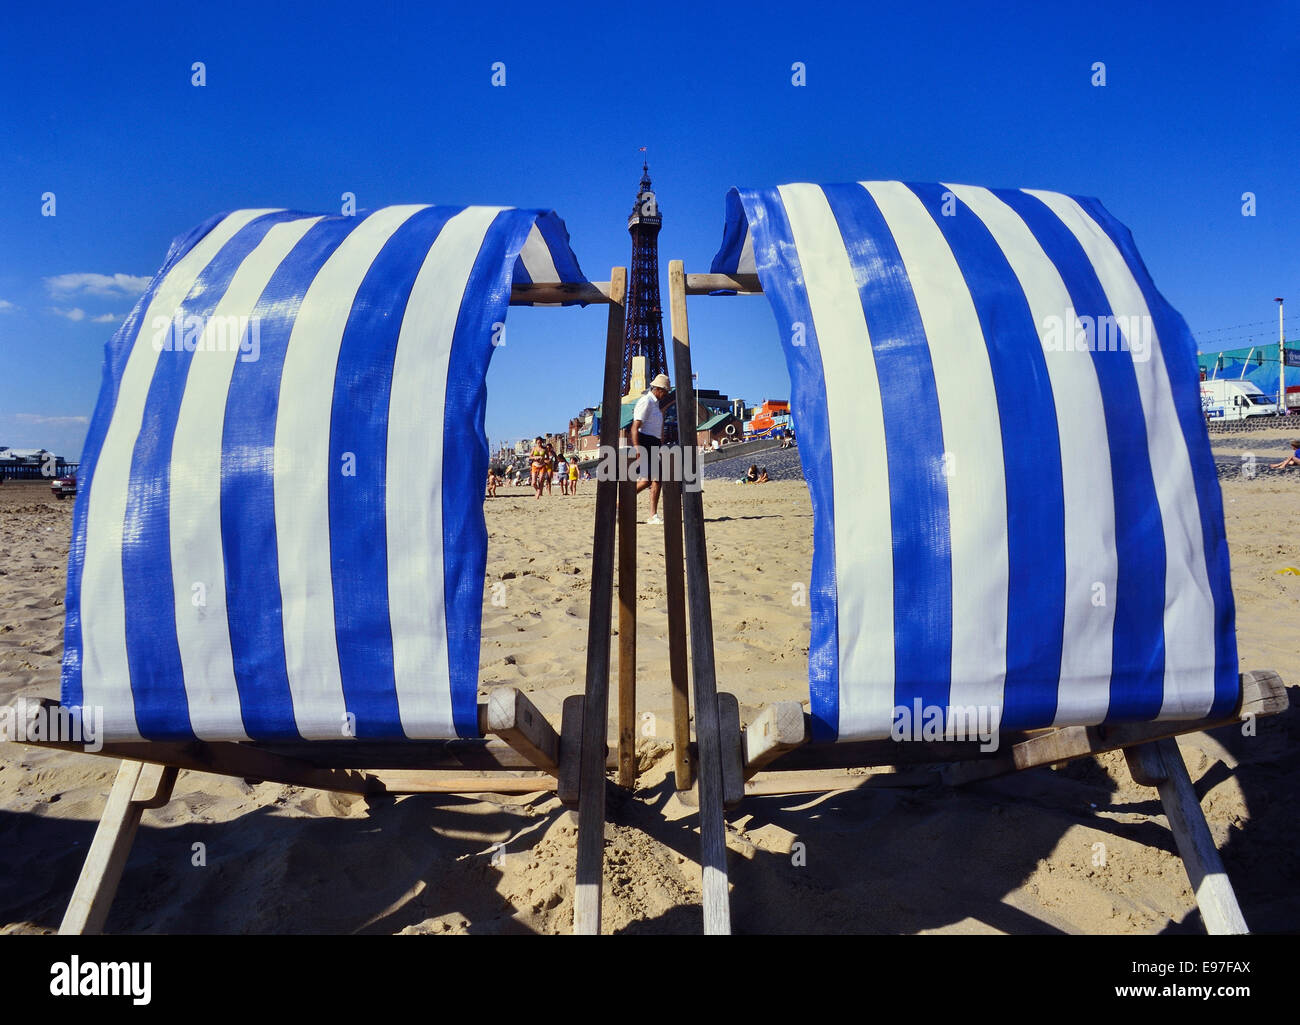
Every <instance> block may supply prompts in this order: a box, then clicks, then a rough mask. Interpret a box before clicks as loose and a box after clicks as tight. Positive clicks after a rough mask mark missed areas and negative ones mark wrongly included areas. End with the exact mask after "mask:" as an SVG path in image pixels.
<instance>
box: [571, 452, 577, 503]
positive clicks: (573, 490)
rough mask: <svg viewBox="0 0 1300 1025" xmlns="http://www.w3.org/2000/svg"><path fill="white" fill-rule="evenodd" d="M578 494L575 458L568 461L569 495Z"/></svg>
mask: <svg viewBox="0 0 1300 1025" xmlns="http://www.w3.org/2000/svg"><path fill="white" fill-rule="evenodd" d="M577 493H578V460H577V459H576V458H574V459H570V460H569V494H571V495H576V494H577Z"/></svg>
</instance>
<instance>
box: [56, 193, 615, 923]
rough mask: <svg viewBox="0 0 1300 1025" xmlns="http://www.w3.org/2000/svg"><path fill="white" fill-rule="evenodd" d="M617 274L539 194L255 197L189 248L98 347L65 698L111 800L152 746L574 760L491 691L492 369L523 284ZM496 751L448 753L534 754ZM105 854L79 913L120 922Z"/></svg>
mask: <svg viewBox="0 0 1300 1025" xmlns="http://www.w3.org/2000/svg"><path fill="white" fill-rule="evenodd" d="M617 276H618V275H617V274H616V277H617ZM620 280H621V279H620ZM608 291H609V289H608V288H606V289H604V290H603V291H602V289H601V288H600V286H599V285H597V284H595V283H591V282H587V281H586V280H585V278H584V277H583V275H582V272H581V270H580V269H579V266H578V262H577V260H576V258H575V257H574V254H573V253H572V251H571V250H570V249H569V245H568V234H567V232H566V230H565V227H564V224H563V222H562V221H561V220H560V219H559V218H558V217H557V216H556V215H555V214H554V213H552V212H548V211H542V210H521V209H513V208H504V207H473V206H471V207H453V206H421V205H412V206H391V207H385V208H382V209H377V210H374V211H370V212H365V213H361V214H358V215H356V216H319V215H310V214H304V213H299V212H295V211H287V210H240V211H237V212H235V213H230V214H225V215H222V216H218V217H215V218H213V219H211V220H209V221H207V222H205V223H204V224H202V225H200V226H199V227H198V228H196V229H195V230H193V231H192V232H190V233H189V234H187V235H184V236H182V237H180V238H178V239H177V240H176V241H175V242H174V243H173V245H172V248H171V251H170V252H169V253H168V255H167V259H166V262H165V263H164V265H163V267H162V269H161V270H160V271H159V272H158V273H157V275H155V277H154V278H153V280H152V281H151V282H150V284H149V286H148V288H147V289H146V290H145V293H144V295H143V296H142V297H141V298H140V300H139V302H138V303H137V304H136V307H135V309H134V310H133V311H132V312H131V314H130V315H129V316H128V317H127V318H126V320H125V322H124V323H123V324H122V326H121V328H120V329H119V330H118V331H117V333H116V335H115V336H114V337H113V339H112V341H110V342H109V344H108V346H107V351H106V356H105V365H104V381H103V388H102V390H101V393H100V397H99V402H98V404H97V406H96V409H95V413H94V416H93V418H92V420H91V423H90V429H89V435H88V437H87V440H86V443H85V451H84V455H83V459H82V464H81V465H82V471H81V474H80V478H81V480H80V483H81V487H80V494H79V495H78V498H77V506H76V509H75V514H74V521H73V536H72V546H71V554H70V557H69V565H68V589H67V623H66V630H65V652H64V659H63V678H62V705H63V707H64V708H65V709H70V710H73V712H74V713H77V712H79V713H81V714H82V717H83V719H84V717H85V716H86V715H90V714H92V713H93V714H95V715H97V716H99V715H102V723H103V725H102V730H101V731H100V740H102V741H103V742H106V746H105V748H104V753H106V754H113V755H114V756H116V757H123V758H127V759H130V760H131V761H130V763H129V764H132V765H133V766H134V769H133V772H134V774H135V775H134V776H132V778H131V780H130V781H128V782H126V783H123V784H122V785H121V786H120V787H115V794H117V793H118V790H122V794H120V795H118V796H119V798H120V799H119V800H118V801H117V805H118V806H120V807H119V808H118V810H119V812H120V811H121V810H122V808H125V806H126V805H127V804H128V803H130V799H131V798H132V796H133V795H134V796H135V797H136V808H135V811H134V815H135V821H137V822H138V818H139V808H140V807H143V806H144V805H143V804H142V803H141V801H140V797H141V791H140V790H139V789H138V788H137V787H138V781H137V778H136V777H138V776H139V774H140V771H141V769H140V763H142V762H150V763H157V764H162V765H167V766H170V767H171V768H170V769H169V770H168V771H169V773H170V777H169V778H168V779H167V780H166V781H165V782H159V779H161V778H162V777H158V779H155V781H154V790H155V791H169V790H170V784H171V781H172V780H174V778H175V767H176V766H181V767H188V768H201V769H207V770H209V771H216V772H228V773H231V774H235V775H241V776H253V777H256V778H261V779H272V780H277V781H281V782H305V783H307V784H308V785H318V786H322V787H333V788H336V789H341V790H363V791H364V790H367V789H374V788H375V786H376V779H375V778H373V777H365V776H360V775H359V774H358V773H353V772H348V771H346V770H347V769H365V768H385V767H386V763H385V761H384V755H383V754H382V753H380V754H377V753H376V752H382V751H383V750H384V747H383V746H382V745H387V746H388V748H389V749H392V748H393V747H395V746H397V745H399V744H400V745H402V747H403V751H404V754H403V756H402V758H401V759H399V760H398V761H396V762H392V763H387V767H391V766H392V765H401V766H404V767H411V768H426V767H431V766H435V765H440V764H442V763H439V762H438V761H437V759H436V758H435V757H434V752H435V750H436V749H435V748H433V747H430V746H426V747H425V748H419V747H418V745H417V747H416V748H415V752H414V753H412V749H411V747H410V745H411V743H412V742H418V741H448V740H457V739H464V738H474V739H477V738H481V737H483V736H484V734H485V733H486V732H493V733H495V734H497V735H498V736H499V737H501V738H502V739H504V740H505V741H507V743H509V744H510V745H511V746H512V747H514V748H516V749H517V750H518V752H520V753H522V754H523V755H524V760H523V764H525V765H530V766H531V767H534V768H537V769H541V770H543V771H544V772H547V773H550V774H551V775H555V774H557V773H558V760H559V753H558V751H559V748H558V738H557V736H556V734H555V731H554V730H553V729H552V728H551V727H550V725H549V724H548V723H547V722H546V720H545V718H544V717H543V716H541V715H540V713H538V712H537V711H536V709H535V708H533V707H532V705H531V704H530V703H529V702H528V701H527V699H525V698H524V697H523V695H521V694H519V693H517V692H515V691H513V690H510V689H506V690H502V691H499V692H494V693H493V695H492V700H491V701H490V702H483V703H480V702H479V701H478V698H477V690H478V668H479V640H480V636H479V633H480V617H481V615H482V604H483V586H484V574H485V566H486V559H487V531H486V528H485V524H484V517H483V493H484V485H483V481H484V479H485V477H486V470H487V463H488V450H487V441H486V438H485V435H484V411H485V404H486V398H487V394H486V387H485V376H486V373H487V368H488V362H489V360H490V358H491V356H492V353H493V349H494V347H495V346H496V345H499V344H500V343H501V342H502V341H503V338H502V331H503V329H504V321H505V315H506V308H507V306H508V305H509V304H510V303H511V302H512V294H513V295H514V300H513V301H515V302H516V303H517V304H531V303H533V302H538V304H545V305H563V304H568V303H576V302H581V303H587V302H609V301H610V300H609V298H608V296H607V293H608ZM619 317H620V318H621V313H620V315H619ZM614 320H615V318H614V317H613V316H611V323H613V322H614ZM618 323H620V324H621V319H619V320H618ZM609 344H610V346H611V347H613V348H615V349H616V350H617V351H618V352H620V353H621V347H622V339H621V334H620V336H619V337H618V338H617V339H611V340H610V342H609ZM597 569H598V570H601V571H603V572H604V573H605V575H606V576H608V575H609V569H608V564H606V566H604V567H603V568H602V567H597ZM611 586H612V585H611ZM607 618H608V612H606V619H607ZM328 741H335V742H336V743H334V744H332V745H331V744H328V743H324V744H322V743H321V742H328ZM306 742H311V743H306ZM295 743H296V744H297V745H298V746H297V747H296V748H295V747H292V745H293V744H295ZM285 744H289V745H291V746H290V748H285V747H283V745H285ZM253 745H257V746H253ZM268 745H281V747H278V748H271V747H268ZM313 747H316V748H322V749H327V750H332V754H331V755H330V756H329V760H328V761H327V762H325V763H322V762H318V761H313V758H314V755H312V754H305V752H308V751H310V750H311V749H312V748H313ZM463 747H464V745H461V746H460V748H459V749H461V750H463ZM500 748H503V745H497V749H500ZM196 752H198V753H196ZM479 753H480V755H481V757H479V758H478V760H477V761H474V760H470V761H469V762H468V763H466V761H465V760H464V759H460V760H459V761H458V760H456V759H453V760H452V761H451V763H450V764H452V765H456V764H459V765H465V764H470V765H473V766H476V767H482V766H483V765H484V764H486V765H487V766H488V767H502V766H513V767H519V766H520V764H521V762H520V759H519V758H518V757H515V758H514V760H513V761H511V759H510V758H508V757H507V758H503V757H501V756H500V755H499V754H498V755H492V754H491V752H488V753H487V754H484V752H482V751H480V752H479ZM504 754H506V755H511V754H512V752H511V751H510V749H509V748H504ZM287 755H294V756H295V757H288V756H287ZM601 755H602V758H603V755H604V752H603V750H602V752H601ZM367 758H371V759H375V760H374V761H367ZM484 758H486V762H485V761H484ZM340 767H341V768H340ZM123 771H125V769H124V770H123ZM461 781H462V782H464V777H463V773H462V780H461ZM510 783H511V781H509V780H507V781H506V785H507V788H508V789H509V788H511V787H510V786H509V784H510ZM513 783H514V786H513V789H515V790H519V789H521V784H520V781H519V780H514V781H513ZM530 785H531V786H532V788H533V789H544V788H545V786H546V785H553V782H552V783H550V784H546V785H544V786H538V785H536V783H535V782H532V783H524V784H522V786H524V787H526V786H530ZM146 789H147V788H146ZM387 789H388V792H400V791H397V790H394V789H393V788H391V787H388V788H387ZM416 789H417V790H428V789H436V788H432V787H429V786H423V785H421V786H418V787H416ZM458 789H461V788H458ZM478 789H481V790H485V791H486V790H496V789H500V786H499V785H498V784H497V783H495V782H492V781H486V780H485V781H484V785H482V786H480V787H479V788H478ZM153 796H154V797H157V796H158V794H157V793H155V794H154V795H153ZM112 807H113V800H112V799H110V808H112ZM108 818H109V816H108V815H107V814H106V818H105V824H107V823H108ZM123 821H125V820H124V819H122V818H121V817H120V816H118V820H117V822H116V824H115V825H114V827H113V829H110V830H109V832H110V833H112V834H113V836H112V837H110V840H113V841H114V842H118V840H120V834H121V832H122V826H121V823H122V822H123ZM130 828H131V829H133V828H134V825H131V827H130ZM101 832H104V830H103V828H101ZM114 838H116V839H114ZM96 842H97V843H99V839H98V838H97V841H96ZM106 842H108V841H106ZM126 842H127V844H128V845H129V837H128V838H127V841H126ZM123 857H124V855H123ZM101 860H102V859H101ZM94 861H95V851H93V850H92V853H91V857H90V858H88V860H87V867H86V871H85V872H84V873H83V879H82V884H85V886H84V890H85V893H84V894H83V893H82V891H83V886H82V884H79V887H78V894H79V895H81V896H84V897H85V899H84V900H81V901H80V911H78V912H77V913H76V914H74V910H75V909H76V906H77V905H78V896H74V900H73V905H74V908H70V910H69V919H68V920H65V923H64V925H65V929H75V930H76V931H81V930H82V929H86V928H92V929H93V928H95V927H97V926H98V925H99V924H101V923H102V921H103V915H104V914H106V912H107V900H103V899H102V898H103V895H104V893H105V891H107V894H108V899H110V900H111V892H112V888H113V887H114V886H115V885H116V877H112V879H111V882H110V883H108V884H105V882H104V879H103V873H102V867H103V866H100V867H99V875H96V874H95V872H94V871H92V868H94V866H93V865H92V863H93V862H94ZM118 872H119V874H120V866H119V868H118ZM109 875H110V876H111V875H112V873H111V872H110V873H109ZM92 877H94V878H92ZM92 905H94V906H93V907H92Z"/></svg>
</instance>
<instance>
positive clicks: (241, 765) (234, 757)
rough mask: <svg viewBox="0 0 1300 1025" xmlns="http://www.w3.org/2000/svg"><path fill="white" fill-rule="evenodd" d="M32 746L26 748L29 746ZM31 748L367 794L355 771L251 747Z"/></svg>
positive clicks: (183, 744) (199, 744)
mask: <svg viewBox="0 0 1300 1025" xmlns="http://www.w3.org/2000/svg"><path fill="white" fill-rule="evenodd" d="M28 743H30V742H28ZM32 746H34V747H49V748H56V749H57V750H60V751H74V752H76V753H78V754H95V755H99V756H101V757H105V758H118V759H124V760H130V761H140V762H152V763H156V764H159V765H172V766H176V767H177V768H181V769H189V770H191V771H193V772H211V773H213V774H215V775H218V776H236V777H238V778H240V779H254V780H265V781H267V782H272V783H286V784H289V785H292V786H300V787H310V788H312V789H315V790H334V791H338V792H339V793H345V794H364V793H366V785H367V784H366V778H365V776H364V775H363V774H362V773H360V772H358V771H356V770H353V769H326V768H321V767H320V766H317V765H311V764H309V763H307V762H303V761H299V760H297V759H294V758H286V757H284V756H283V755H280V754H278V753H274V752H272V751H269V750H267V749H265V748H262V747H258V746H255V745H253V744H232V743H226V742H223V741H214V742H212V743H206V742H204V741H197V740H195V741H189V742H180V741H177V742H164V741H143V742H135V743H122V744H105V745H104V746H103V748H102V749H100V750H99V751H92V752H88V751H86V750H85V748H84V747H83V745H81V744H68V743H59V742H51V741H40V742H39V743H36V744H33V745H32Z"/></svg>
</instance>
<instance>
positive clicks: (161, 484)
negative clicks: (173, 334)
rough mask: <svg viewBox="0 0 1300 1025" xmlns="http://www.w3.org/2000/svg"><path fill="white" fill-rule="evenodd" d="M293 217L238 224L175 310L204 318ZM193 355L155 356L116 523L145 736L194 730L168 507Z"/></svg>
mask: <svg viewBox="0 0 1300 1025" xmlns="http://www.w3.org/2000/svg"><path fill="white" fill-rule="evenodd" d="M300 216H301V215H300V214H297V213H292V212H287V211H281V212H278V213H273V214H266V215H263V216H261V217H258V218H257V219H256V220H254V221H252V222H251V223H250V224H248V225H247V226H245V227H244V228H243V229H241V230H240V231H239V233H238V234H236V235H235V237H234V238H232V239H231V240H230V241H229V242H227V243H226V244H225V245H224V246H223V247H222V249H221V252H220V253H218V254H217V256H216V258H215V259H213V261H212V262H211V263H209V264H208V266H207V267H205V268H204V269H203V271H202V273H201V274H200V275H199V278H198V281H197V282H195V285H194V287H193V289H191V290H190V294H189V295H188V296H187V297H186V299H185V301H184V302H183V303H182V304H181V312H182V314H183V315H184V316H185V317H190V316H199V317H207V316H209V315H210V314H211V313H212V311H213V310H214V309H215V308H216V306H217V304H218V303H219V302H220V301H221V298H222V296H224V295H225V293H226V289H227V288H228V287H229V286H230V280H231V278H232V277H233V276H234V274H235V272H236V271H237V270H238V269H239V267H240V265H241V264H242V263H243V262H244V259H245V258H246V257H247V256H248V254H249V253H250V252H252V250H253V249H254V248H255V247H256V246H257V245H258V243H260V242H261V241H262V239H263V237H264V236H265V235H266V233H267V232H268V231H270V230H271V228H272V227H273V226H274V225H276V224H278V223H280V222H281V221H286V220H290V219H294V218H297V217H300ZM193 355H194V354H193V353H192V352H186V351H185V350H184V349H183V348H181V349H180V350H179V351H171V352H167V351H164V352H162V353H160V354H159V357H158V364H157V367H156V368H155V370H154V376H153V381H152V382H151V384H150V386H149V392H148V396H147V398H146V400H145V407H144V417H143V419H142V421H141V424H140V433H139V436H138V437H137V439H136V444H135V450H134V453H133V455H132V461H131V476H130V484H129V486H128V490H127V503H126V516H125V520H124V524H123V535H122V536H123V542H122V584H123V596H124V600H125V603H126V653H127V662H128V665H129V667H130V672H131V690H132V693H133V695H134V698H135V707H136V720H137V722H138V723H139V730H140V734H141V736H143V737H145V738H146V739H149V740H179V739H186V738H189V737H192V736H193V735H194V731H193V728H192V726H191V724H190V718H189V700H188V698H187V696H186V693H185V679H184V673H183V671H182V668H181V657H180V647H179V644H178V642H177V638H176V600H175V592H174V589H173V586H172V574H171V565H172V560H171V511H170V508H169V505H170V501H171V458H172V440H173V438H174V437H175V434H176V421H177V418H178V417H179V415H180V407H181V398H182V396H183V395H184V393H185V380H186V377H187V376H188V374H189V368H190V362H191V360H192V358H193ZM196 582H197V581H196Z"/></svg>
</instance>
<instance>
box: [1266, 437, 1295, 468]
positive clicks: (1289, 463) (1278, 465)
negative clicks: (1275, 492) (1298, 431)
mask: <svg viewBox="0 0 1300 1025" xmlns="http://www.w3.org/2000/svg"><path fill="white" fill-rule="evenodd" d="M1287 444H1288V445H1290V446H1291V449H1292V452H1291V454H1290V455H1289V456H1287V457H1286V458H1285V459H1283V460H1282V461H1281V462H1280V463H1269V464H1268V465H1269V468H1270V469H1273V470H1285V469H1286V468H1287V467H1288V466H1300V438H1292V439H1291V440H1290V441H1288V442H1287Z"/></svg>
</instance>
